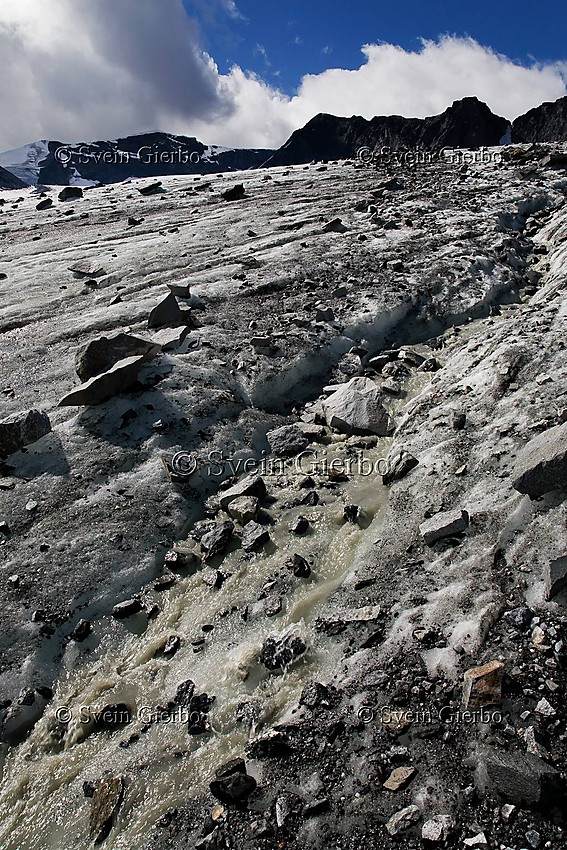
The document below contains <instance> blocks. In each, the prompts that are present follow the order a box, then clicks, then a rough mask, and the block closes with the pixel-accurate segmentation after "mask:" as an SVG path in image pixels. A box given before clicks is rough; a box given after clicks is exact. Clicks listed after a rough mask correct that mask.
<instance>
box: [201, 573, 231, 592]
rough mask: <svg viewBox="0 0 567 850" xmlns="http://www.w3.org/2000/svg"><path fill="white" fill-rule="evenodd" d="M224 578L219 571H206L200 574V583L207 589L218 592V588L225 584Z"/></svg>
mask: <svg viewBox="0 0 567 850" xmlns="http://www.w3.org/2000/svg"><path fill="white" fill-rule="evenodd" d="M225 580H226V576H225V575H224V573H221V572H220V570H212V569H206V570H203V572H202V573H201V581H202V582H203V583H204V584H206V585H207V587H212V588H214V589H215V590H220V588H221V587H222V586H223V584H224V583H225Z"/></svg>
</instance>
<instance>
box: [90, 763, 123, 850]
mask: <svg viewBox="0 0 567 850" xmlns="http://www.w3.org/2000/svg"><path fill="white" fill-rule="evenodd" d="M123 796H124V779H123V777H122V776H108V777H103V778H102V779H99V781H98V782H97V783H96V785H95V789H94V793H93V795H92V800H91V813H90V817H89V832H90V837H91V838H94V839H95V842H96V843H97V844H100V843H101V842H102V841H104V839H105V838H106V837H107V835H108V834H109V832H110V830H111V829H112V824H113V820H114V817H115V816H116V813H117V812H118V809H119V808H120V804H121V802H122V799H123Z"/></svg>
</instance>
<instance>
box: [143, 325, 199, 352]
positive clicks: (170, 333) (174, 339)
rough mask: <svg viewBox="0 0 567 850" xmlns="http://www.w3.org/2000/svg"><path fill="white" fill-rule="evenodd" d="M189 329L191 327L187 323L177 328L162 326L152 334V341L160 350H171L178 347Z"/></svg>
mask: <svg viewBox="0 0 567 850" xmlns="http://www.w3.org/2000/svg"><path fill="white" fill-rule="evenodd" d="M190 330H191V328H190V327H188V326H187V325H183V326H182V327H179V328H163V330H161V331H158V332H157V334H154V335H153V337H152V341H153V342H154V343H155V345H158V346H159V347H160V348H161V350H162V351H173V350H174V349H175V348H179V346H180V345H181V344H182V342H183V341H184V340H185V338H186V337H187V334H188V333H189V332H190Z"/></svg>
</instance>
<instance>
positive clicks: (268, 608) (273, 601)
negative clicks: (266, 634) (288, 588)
mask: <svg viewBox="0 0 567 850" xmlns="http://www.w3.org/2000/svg"><path fill="white" fill-rule="evenodd" d="M282 608H283V600H282V598H281V596H278V594H276V593H272V594H270V595H269V596H267V597H266V598H265V599H264V614H265V615H266V617H275V616H276V615H277V614H279V613H280V612H281V610H282Z"/></svg>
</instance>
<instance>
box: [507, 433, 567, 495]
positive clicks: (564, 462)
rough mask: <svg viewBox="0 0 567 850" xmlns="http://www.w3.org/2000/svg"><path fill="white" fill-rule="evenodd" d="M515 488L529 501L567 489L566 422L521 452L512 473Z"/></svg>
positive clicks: (535, 440)
mask: <svg viewBox="0 0 567 850" xmlns="http://www.w3.org/2000/svg"><path fill="white" fill-rule="evenodd" d="M512 486H513V487H514V488H515V489H516V490H518V492H520V493H527V495H528V496H529V497H530V499H537V498H539V497H540V496H544V495H545V494H546V493H549V492H551V491H552V490H565V488H566V487H567V422H565V423H564V424H563V425H556V426H555V427H554V428H548V429H547V431H543V432H542V433H541V434H538V435H537V437H534V438H533V439H532V440H530V441H529V443H528V444H527V445H526V446H525V447H524V448H523V449H522V451H521V452H520V454H519V455H518V458H517V460H516V463H515V465H514V471H513V473H512Z"/></svg>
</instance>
